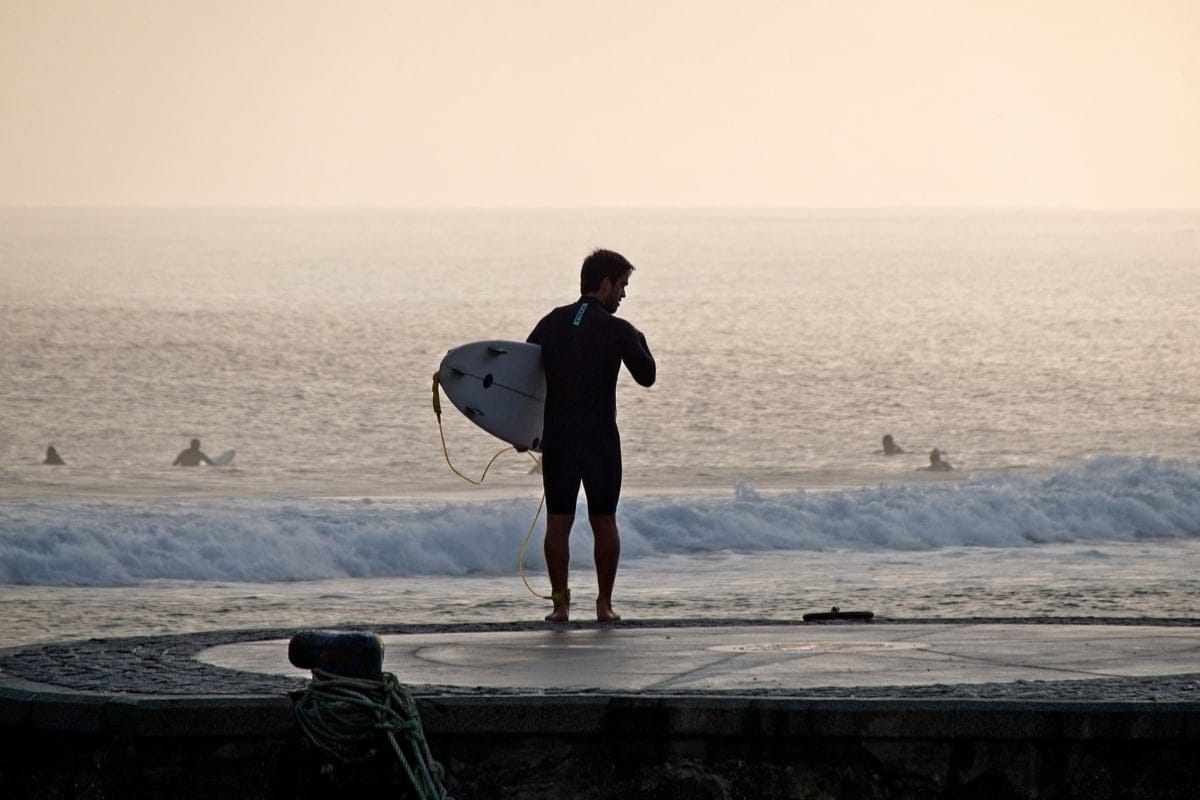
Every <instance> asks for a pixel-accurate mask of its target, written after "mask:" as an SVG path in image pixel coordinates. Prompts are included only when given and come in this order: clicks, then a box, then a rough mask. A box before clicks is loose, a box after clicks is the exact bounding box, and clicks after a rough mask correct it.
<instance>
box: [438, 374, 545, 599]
mask: <svg viewBox="0 0 1200 800" xmlns="http://www.w3.org/2000/svg"><path fill="white" fill-rule="evenodd" d="M441 385H442V382H441V378H440V377H439V374H438V373H437V372H435V373H433V413H434V414H436V415H437V425H438V436H439V437H440V438H441V440H442V455H443V456H445V458H446V466H448V467H450V471H451V472H453V473H454V474H455V475H457V476H458V477H460V478H462V479H463V480H464V481H466V482H467V483H472V484H474V485H476V486H481V485H482V484H483V481H484V479H485V478H486V477H487V474H488V470H490V469H491V468H492V464H495V463H496V459H498V458H499V457H500V456H502V455H504V454H505V453H507V452H508V451H509V450H513V451H515V452H518V453H519V452H522V451H520V450H517V448H515V447H513V446H511V445H510V446H508V447H505V448H504V449H502V450H500V451H499V452H497V453H496V455H494V456H492V458H491V460H490V461H488V463H487V466H486V467H484V468H483V474H482V475H480V476H479V480H475V479H474V478H472V477H470V476H468V475H464V474H463V473H462V472H460V471H459V470H458V468H457V467H455V466H454V464H453V463H452V462H451V461H450V451H449V449H448V448H447V447H446V432H445V430H444V429H443V428H442V397H441V392H439V391H438V389H439V388H441ZM524 452H526V453H528V454H529V457H530V458H532V459H533V464H534V466H535V467H536V468H537V471H538V474H539V475H540V474H542V462H541V461H539V460H538V458H537V456H535V455H534V454H533V453H530V452H529V451H528V450H526V451H524ZM545 505H546V493H545V492H542V499H541V500H540V501H539V502H538V507H537V513H535V514H534V515H533V521H532V522H530V523H529V531H528V532H527V533H526V534H525V541H523V542H521V553H520V555H519V556H517V568H518V570H519V571H520V573H521V582H522V583H524V584H525V588H526V589H528V590H529V593H530V594H531V595H533V596H534V597H536V598H538V599H539V600H552V599H553V598H552V597H551V596H550V595H548V594H538V593H537V592H535V591H534V590H533V587H532V586H530V585H529V580H528V579H527V578H526V577H525V549H526V548H527V547H529V540H530V539H531V538H533V530H534V528H536V527H537V521H538V518H539V517H541V515H542V508H543V507H544V506H545Z"/></svg>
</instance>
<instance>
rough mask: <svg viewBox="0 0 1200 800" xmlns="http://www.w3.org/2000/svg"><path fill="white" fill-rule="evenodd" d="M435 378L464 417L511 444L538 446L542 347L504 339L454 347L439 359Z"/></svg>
mask: <svg viewBox="0 0 1200 800" xmlns="http://www.w3.org/2000/svg"><path fill="white" fill-rule="evenodd" d="M438 382H439V383H440V384H441V387H442V390H443V391H444V392H445V393H446V397H448V398H449V399H450V402H451V403H453V404H454V407H455V408H457V409H458V410H459V411H461V412H462V413H463V414H464V415H466V417H467V419H469V420H471V421H472V422H474V423H475V424H476V425H478V426H479V427H481V428H483V429H484V430H485V431H487V432H488V433H490V434H492V435H493V436H496V437H499V438H500V439H503V440H504V441H506V442H508V443H509V444H511V445H515V446H516V447H521V448H525V449H528V450H533V451H535V452H541V449H542V416H543V413H544V411H545V408H546V373H545V371H544V370H543V369H542V348H541V347H539V346H538V345H536V344H529V343H528V342H507V341H483V342H471V343H469V344H464V345H461V346H459V347H455V348H453V349H452V350H450V351H449V352H447V353H446V356H445V358H443V359H442V364H441V366H440V367H439V368H438Z"/></svg>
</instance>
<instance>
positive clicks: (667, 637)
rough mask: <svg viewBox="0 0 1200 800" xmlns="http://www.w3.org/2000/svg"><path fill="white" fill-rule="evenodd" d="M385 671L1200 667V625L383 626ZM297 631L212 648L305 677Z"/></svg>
mask: <svg viewBox="0 0 1200 800" xmlns="http://www.w3.org/2000/svg"><path fill="white" fill-rule="evenodd" d="M382 638H383V640H384V644H385V660H384V669H385V670H386V671H388V672H392V673H394V674H395V675H396V676H397V677H399V678H400V680H401V681H403V682H405V683H407V684H410V685H416V686H421V685H424V686H445V687H463V688H471V689H488V688H492V689H515V690H533V691H539V690H540V691H568V692H570V691H581V692H583V691H586V692H594V691H651V692H680V693H686V692H694V691H699V692H712V691H729V692H738V691H747V690H752V691H761V690H772V691H780V690H782V691H786V690H789V689H805V688H812V687H877V686H926V685H931V684H982V683H1004V682H1017V681H1064V680H1083V681H1086V680H1094V679H1107V678H1117V677H1145V676H1165V675H1177V674H1187V673H1194V672H1196V671H1197V670H1198V667H1200V631H1197V629H1195V628H1189V627H1179V628H1169V627H1150V626H1145V627H1141V626H1134V625H1057V624H1040V625H1021V624H1011V625H1009V624H982V625H979V624H913V625H906V624H893V625H876V624H868V625H863V624H859V625H844V626H841V625H839V626H795V625H780V626H771V625H761V626H751V627H745V626H725V627H719V626H714V627H695V628H690V627H664V628H652V627H651V628H626V627H622V626H619V625H617V626H595V627H563V628H555V627H547V628H544V629H537V630H520V631H494V632H462V633H412V634H397V635H386V636H383V637H382ZM287 644H288V642H287V640H283V639H275V640H267V641H257V642H239V643H234V644H225V645H220V646H217V647H212V648H209V649H206V650H203V651H201V652H199V653H198V654H197V655H196V658H197V659H198V660H200V661H202V662H204V663H206V664H209V665H213V666H217V667H222V668H225V669H232V670H240V671H245V672H255V673H262V674H271V675H290V676H295V677H305V676H306V675H307V672H306V671H304V670H300V669H297V668H295V667H293V666H291V665H290V664H289V663H288V660H287Z"/></svg>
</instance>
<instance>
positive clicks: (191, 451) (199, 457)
mask: <svg viewBox="0 0 1200 800" xmlns="http://www.w3.org/2000/svg"><path fill="white" fill-rule="evenodd" d="M212 463H213V462H212V460H211V459H210V458H209V457H208V456H206V455H204V453H201V452H200V440H199V439H192V446H191V447H189V448H188V449H187V450H184V451H183V452H182V453H180V454H179V455H177V456H175V462H174V463H173V464H171V466H172V467H198V466H200V465H201V464H208V465H209V466H212Z"/></svg>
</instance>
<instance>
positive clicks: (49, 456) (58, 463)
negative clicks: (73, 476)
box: [42, 445, 67, 467]
mask: <svg viewBox="0 0 1200 800" xmlns="http://www.w3.org/2000/svg"><path fill="white" fill-rule="evenodd" d="M42 463H43V464H49V465H50V466H53V467H65V466H66V465H67V462H65V461H63V459H62V456H60V455H59V454H58V451H57V450H55V449H54V447H53V445H52V446H50V447H47V448H46V460H45V461H43V462H42Z"/></svg>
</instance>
